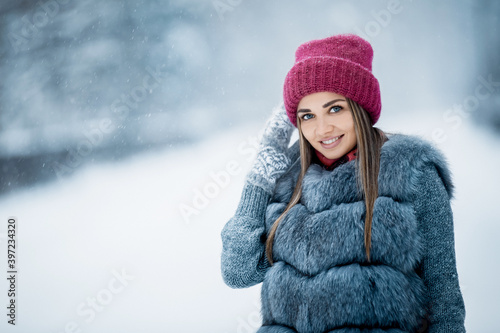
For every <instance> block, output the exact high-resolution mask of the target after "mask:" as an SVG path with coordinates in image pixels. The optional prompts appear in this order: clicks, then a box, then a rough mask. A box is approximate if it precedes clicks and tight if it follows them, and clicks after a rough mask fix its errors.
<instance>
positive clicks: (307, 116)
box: [301, 113, 313, 120]
mask: <svg viewBox="0 0 500 333" xmlns="http://www.w3.org/2000/svg"><path fill="white" fill-rule="evenodd" d="M312 116H313V115H312V114H310V113H306V114H305V115H303V116H302V117H301V118H302V120H308V119H311V118H312Z"/></svg>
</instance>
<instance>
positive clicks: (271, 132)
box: [246, 104, 299, 194]
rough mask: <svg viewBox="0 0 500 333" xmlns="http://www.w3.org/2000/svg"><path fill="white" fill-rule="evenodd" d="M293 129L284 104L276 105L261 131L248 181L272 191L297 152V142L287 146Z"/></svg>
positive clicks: (296, 155) (269, 191)
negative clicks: (257, 149)
mask: <svg viewBox="0 0 500 333" xmlns="http://www.w3.org/2000/svg"><path fill="white" fill-rule="evenodd" d="M294 129H295V127H294V126H293V125H292V123H291V122H290V119H288V116H287V114H286V110H285V107H284V105H283V104H281V105H280V106H278V107H276V108H275V109H274V110H273V112H272V115H271V117H270V118H269V119H268V120H267V122H266V125H265V127H264V130H263V132H262V137H261V139H260V146H259V151H258V153H257V157H256V159H255V162H254V164H253V167H252V169H251V170H250V172H249V173H248V175H247V179H246V180H247V181H248V182H250V183H252V184H254V185H256V186H260V187H262V188H263V189H264V190H265V191H266V192H268V193H270V194H272V193H273V191H274V186H275V184H276V180H277V179H278V178H279V177H280V176H281V175H283V174H284V173H285V172H286V171H287V170H288V168H289V167H290V165H291V164H292V159H294V158H296V157H298V154H299V145H298V142H297V143H296V144H294V145H293V146H292V147H290V148H288V144H289V143H290V137H291V136H292V132H293V130H294Z"/></svg>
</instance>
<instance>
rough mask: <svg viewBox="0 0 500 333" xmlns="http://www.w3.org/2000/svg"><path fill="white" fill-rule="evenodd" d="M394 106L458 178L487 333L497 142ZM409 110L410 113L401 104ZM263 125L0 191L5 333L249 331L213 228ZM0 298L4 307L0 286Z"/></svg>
mask: <svg viewBox="0 0 500 333" xmlns="http://www.w3.org/2000/svg"><path fill="white" fill-rule="evenodd" d="M441 113H442V112H439V111H438V112H436V114H437V116H436V117H431V116H426V117H425V118H424V117H421V116H419V117H417V116H415V117H413V118H410V116H411V115H409V114H407V115H402V116H401V118H399V119H397V118H394V117H392V118H391V119H388V120H386V119H384V118H383V117H382V119H381V121H380V123H379V124H378V125H379V127H380V128H382V129H384V130H387V131H398V132H403V133H418V134H421V135H423V136H424V137H427V138H429V139H430V138H431V135H430V134H429V133H431V131H432V130H433V129H434V128H435V127H442V128H443V129H444V130H445V132H446V134H447V135H448V138H447V140H445V141H444V142H442V143H440V144H439V147H440V148H441V149H442V150H443V151H444V153H445V155H446V156H447V157H448V159H449V162H450V165H451V169H452V171H453V175H454V180H455V185H456V199H455V200H454V201H453V209H454V215H455V230H456V249H457V260H458V271H459V276H460V282H461V287H462V291H463V295H464V298H465V302H466V308H467V320H466V326H467V329H468V331H470V332H482V333H488V332H491V333H493V332H498V329H499V326H500V325H499V324H498V322H497V318H496V315H497V314H498V309H499V308H500V288H499V287H498V283H497V281H496V280H497V278H496V277H497V275H498V273H500V269H499V268H498V262H499V260H498V258H497V253H499V252H500V242H498V241H495V238H496V237H497V235H499V234H500V224H499V223H498V222H499V217H498V211H499V207H498V198H499V197H500V189H499V188H500V186H499V185H500V173H498V170H497V168H498V165H500V149H498V147H499V143H500V140H499V138H498V137H495V136H493V135H490V134H488V133H486V132H484V131H483V130H480V129H478V128H476V127H475V126H473V125H470V124H466V123H463V124H461V125H460V126H458V128H456V129H454V128H452V127H451V126H449V125H447V124H445V123H444V122H442V121H441V120H440V115H441ZM412 114H415V115H418V113H416V112H415V113H412ZM261 124H262V122H253V123H250V124H248V125H247V126H246V127H243V128H241V127H239V128H230V129H228V130H227V131H225V132H220V133H218V134H217V135H214V136H212V137H210V138H207V139H206V140H203V141H202V142H200V143H198V144H195V145H190V146H186V147H184V148H180V149H171V148H170V149H165V150H163V151H154V152H149V153H145V154H141V155H136V156H135V157H133V158H129V159H128V160H126V161H123V162H121V163H117V164H100V165H94V166H89V167H87V168H82V169H81V170H80V171H79V172H78V173H77V174H75V175H74V176H73V177H71V178H68V179H63V180H60V181H58V182H54V183H52V184H49V185H45V186H40V187H37V188H35V189H32V190H29V191H24V192H19V193H16V194H13V195H11V196H8V197H4V198H2V199H1V200H0V211H1V215H0V216H1V218H2V219H3V221H2V223H1V224H0V226H1V229H0V242H1V243H2V244H1V245H0V249H1V251H2V252H3V253H2V254H1V258H3V259H1V264H0V268H1V270H2V271H3V272H6V270H7V269H6V259H5V258H6V255H5V253H6V244H5V243H6V230H7V229H6V224H7V217H8V216H15V217H17V219H18V248H17V251H18V267H19V276H18V281H17V283H18V284H17V289H18V308H17V325H16V329H13V328H12V327H11V326H10V325H8V324H7V323H6V319H5V314H6V311H7V310H6V308H5V307H4V306H2V308H3V309H4V310H2V312H4V313H1V315H2V317H3V318H4V319H2V321H1V323H0V331H2V332H5V329H6V328H7V329H8V330H7V332H13V331H16V332H30V333H38V332H47V333H48V332H51V333H55V332H57V333H60V332H86V333H96V332H123V333H125V332H148V333H152V332H214V333H215V332H217V333H221V332H255V331H256V330H257V328H258V327H259V324H260V315H259V309H260V304H259V297H260V296H259V294H260V285H259V286H255V287H252V288H249V289H242V290H234V289H230V288H229V287H227V286H226V285H225V284H224V283H223V281H222V279H221V276H220V251H221V247H222V244H221V239H220V231H221V229H222V227H223V225H224V224H225V223H226V222H227V220H228V219H229V218H230V217H231V216H232V215H233V213H234V211H235V209H236V206H237V203H238V200H239V197H240V192H241V189H242V186H243V181H244V176H245V174H246V172H247V171H248V170H249V167H250V162H251V159H252V157H253V155H252V153H253V152H255V150H254V148H252V147H253V143H254V141H255V138H256V135H257V133H258V131H259V130H260V126H261ZM1 281H2V282H0V288H1V291H0V295H2V296H1V301H0V303H2V304H6V302H7V296H6V291H7V281H6V280H5V279H2V280H1Z"/></svg>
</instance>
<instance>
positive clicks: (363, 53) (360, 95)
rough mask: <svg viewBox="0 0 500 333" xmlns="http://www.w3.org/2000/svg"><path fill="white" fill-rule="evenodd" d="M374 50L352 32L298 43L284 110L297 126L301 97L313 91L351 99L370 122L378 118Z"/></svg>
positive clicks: (287, 85) (378, 102)
mask: <svg viewBox="0 0 500 333" xmlns="http://www.w3.org/2000/svg"><path fill="white" fill-rule="evenodd" d="M372 59H373V49H372V47H371V45H370V43H368V42H367V41H366V40H364V39H362V38H361V37H358V36H356V35H353V34H344V35H335V36H331V37H328V38H324V39H317V40H312V41H310V42H307V43H304V44H302V45H300V46H299V48H298V49H297V51H296V52H295V64H294V66H293V67H292V69H291V70H290V71H289V72H288V74H287V76H286V78H285V84H284V89H283V98H284V103H285V108H286V112H287V114H288V117H289V118H290V121H291V122H292V124H293V125H294V126H295V127H297V106H298V104H299V102H300V100H301V99H302V98H303V97H304V96H306V95H309V94H312V93H316V92H323V91H328V92H333V93H336V94H340V95H343V96H345V97H348V98H350V99H352V100H353V101H355V102H357V103H358V104H359V105H361V106H362V107H363V108H364V109H365V110H366V111H367V112H368V113H369V115H370V118H371V120H372V125H373V124H375V123H376V122H377V120H378V118H379V117H380V109H381V108H382V105H381V102H380V88H379V85H378V81H377V79H376V78H375V76H373V74H372Z"/></svg>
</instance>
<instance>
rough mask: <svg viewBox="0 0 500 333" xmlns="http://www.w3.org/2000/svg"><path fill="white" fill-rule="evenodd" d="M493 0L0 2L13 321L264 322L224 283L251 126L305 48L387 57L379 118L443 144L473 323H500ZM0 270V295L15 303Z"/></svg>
mask: <svg viewBox="0 0 500 333" xmlns="http://www.w3.org/2000/svg"><path fill="white" fill-rule="evenodd" d="M499 15H500V5H499V3H498V2H495V1H486V0H485V1H480V2H479V1H472V0H470V1H464V0H463V1H451V0H445V1H440V2H439V3H435V2H431V1H423V0H421V1H411V0H400V1H396V0H391V1H368V0H363V1H357V2H352V1H335V2H333V1H327V0H322V1H320V0H318V1H312V2H309V3H308V4H306V3H305V2H299V1H284V0H279V1H278V0H276V1H271V2H265V1H252V2H250V1H244V0H220V1H201V0H200V1H181V0H174V1H138V2H137V1H136V2H133V1H101V2H99V1H96V0H82V1H78V2H77V1H69V0H64V1H63V0H58V1H56V0H42V1H17V2H3V3H2V4H0V16H1V19H0V73H1V77H2V81H1V82H0V163H1V165H0V172H1V178H0V221H1V222H0V251H1V252H2V254H0V258H1V259H0V270H1V271H3V272H4V273H5V274H6V271H7V268H6V260H7V258H6V241H7V219H8V217H10V216H15V217H16V218H17V219H18V248H17V256H18V267H19V275H18V281H17V282H18V285H17V288H18V298H17V301H18V309H17V310H18V312H17V325H16V327H12V326H11V325H8V324H7V319H6V316H5V314H6V312H7V311H6V309H5V307H4V306H2V308H3V309H4V310H3V311H5V313H4V314H1V313H0V315H1V318H4V319H2V320H1V321H0V331H2V332H4V331H6V332H14V331H16V332H30V333H31V332H34V333H38V332H47V333H49V332H50V333H52V332H142V331H144V332H218V333H220V332H245V333H246V332H255V331H256V330H257V329H258V327H259V325H260V315H259V310H260V304H259V294H260V286H255V287H252V288H248V289H242V290H234V289H230V288H229V287H227V286H225V285H224V283H223V281H222V278H221V276H220V251H221V247H222V244H221V240H220V231H221V229H222V227H223V226H224V224H225V223H226V222H227V220H229V218H230V217H231V216H232V215H233V214H234V211H235V210H236V206H237V204H238V200H239V196H240V193H241V189H242V186H243V180H244V177H245V175H246V172H247V171H248V170H249V168H250V166H251V162H252V158H253V156H254V155H253V154H254V153H255V144H256V137H257V134H258V132H259V131H260V129H261V128H262V125H263V124H264V122H265V120H266V118H267V117H268V116H269V113H270V110H271V109H272V107H274V106H275V105H276V104H278V103H279V102H280V98H281V93H282V84H283V79H284V77H285V75H286V73H287V71H288V70H289V69H290V67H291V66H292V64H293V60H294V58H293V54H294V52H295V49H296V48H297V46H298V45H300V44H301V43H303V42H305V41H307V40H310V39H316V38H323V37H326V36H329V35H332V34H336V33H344V32H352V33H357V34H360V35H361V36H363V37H364V38H366V39H368V40H369V41H370V42H371V44H372V46H373V48H374V51H375V57H374V65H373V71H374V74H375V75H376V76H377V78H378V79H379V82H380V84H381V90H382V104H383V111H382V116H381V119H380V121H379V123H378V124H377V126H378V127H380V128H382V129H384V130H386V131H388V132H402V133H413V134H418V135H421V136H422V137H424V138H427V139H429V140H432V141H434V142H435V144H436V145H437V146H438V147H439V148H441V149H442V150H443V152H444V153H445V155H446V156H447V157H448V160H449V162H450V167H451V170H452V172H453V176H454V181H455V185H456V198H455V199H454V201H453V202H452V206H453V211H454V216H455V236H456V252H457V265H458V272H459V276H460V283H461V288H462V291H463V295H464V299H465V303H466V309H467V319H466V327H467V329H468V331H469V332H486V333H489V332H498V331H500V324H498V321H497V318H496V317H497V314H498V309H499V308H500V287H498V283H497V281H496V280H497V279H496V276H497V275H498V274H499V273H500V269H499V268H498V262H499V260H498V259H497V258H496V257H495V253H497V252H499V250H500V245H499V242H498V241H496V239H495V238H496V236H497V235H498V234H499V233H500V223H499V222H500V218H499V217H498V215H499V214H498V211H499V209H498V198H499V197H500V186H499V185H500V173H499V172H498V165H500V149H499V147H500V66H499V64H500V56H499V55H498V49H500V45H499V44H500V39H498V37H497V36H498V33H499V31H498V27H499V25H500V24H499V21H498V17H499ZM7 289H8V285H7V280H6V279H1V280H0V295H1V296H0V304H4V305H6V304H7V301H8V297H7Z"/></svg>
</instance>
